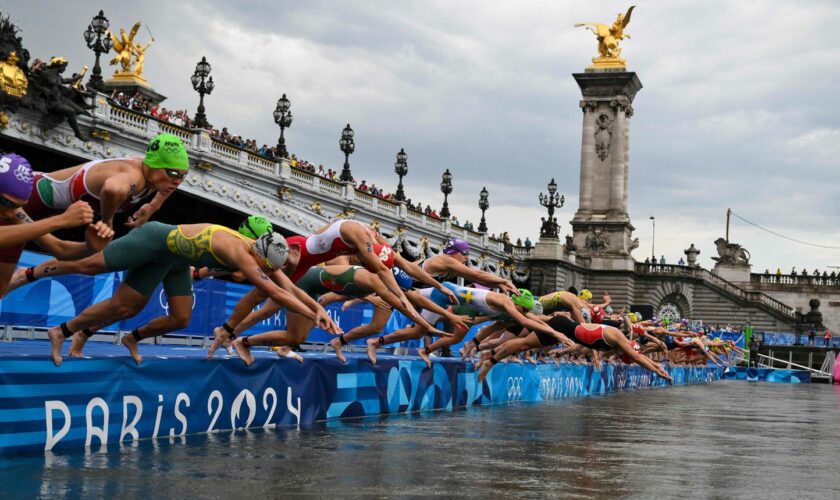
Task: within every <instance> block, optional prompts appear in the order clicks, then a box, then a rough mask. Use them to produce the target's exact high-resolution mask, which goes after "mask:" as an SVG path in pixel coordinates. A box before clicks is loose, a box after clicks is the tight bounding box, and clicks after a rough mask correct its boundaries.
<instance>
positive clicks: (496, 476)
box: [0, 381, 840, 499]
mask: <svg viewBox="0 0 840 500" xmlns="http://www.w3.org/2000/svg"><path fill="white" fill-rule="evenodd" d="M838 437H840V386H828V385H782V384H778V385H776V384H767V383H749V382H740V381H724V382H715V383H711V384H705V385H693V386H679V387H672V388H667V389H662V388H660V389H650V390H642V391H637V392H630V393H619V394H611V395H607V396H603V397H591V398H581V399H574V400H567V401H561V402H554V403H540V404H517V405H507V406H494V407H481V408H471V409H468V410H462V411H456V412H453V413H424V414H415V415H409V416H395V417H387V418H378V419H359V420H352V421H344V422H336V423H329V424H324V425H321V426H319V427H316V428H314V429H305V430H300V431H298V430H279V431H267V432H265V431H255V432H238V433H235V434H231V433H225V434H216V435H212V436H206V435H205V436H190V437H187V438H181V439H176V440H173V441H170V440H160V441H157V442H150V441H146V442H141V443H139V444H135V445H131V446H124V447H122V448H120V447H118V446H117V447H114V446H111V447H109V448H108V449H104V450H97V451H93V452H84V451H76V452H63V453H52V454H47V455H46V456H41V455H39V456H36V457H17V458H5V459H0V497H2V498H17V497H21V498H32V497H37V496H45V497H46V496H48V497H55V496H68V497H96V498H114V497H124V498H125V497H128V498H134V497H141V496H142V497H147V498H163V497H182V498H211V497H212V498H245V497H249V498H253V499H257V498H283V497H288V496H310V495H311V496H340V497H344V496H364V497H385V496H394V495H412V496H447V497H449V496H470V497H472V496H490V495H492V496H496V495H509V496H522V497H545V496H562V497H566V498H576V497H580V498H590V497H601V498H603V497H611V498H612V497H636V498H654V497H656V498H674V497H693V498H713V497H714V498H794V497H796V498H837V497H838V495H840V439H838Z"/></svg>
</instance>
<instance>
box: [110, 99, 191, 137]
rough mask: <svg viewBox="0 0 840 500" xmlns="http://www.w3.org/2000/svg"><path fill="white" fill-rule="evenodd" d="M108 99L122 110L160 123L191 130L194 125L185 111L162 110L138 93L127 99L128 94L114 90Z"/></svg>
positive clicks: (161, 107) (162, 108)
mask: <svg viewBox="0 0 840 500" xmlns="http://www.w3.org/2000/svg"><path fill="white" fill-rule="evenodd" d="M109 99H110V101H111V102H113V103H115V104H117V105H119V106H122V107H123V108H126V109H130V110H132V111H136V112H138V113H143V114H144V115H149V116H151V117H152V118H157V119H158V120H160V121H162V122H166V123H171V124H173V125H177V126H179V127H184V128H193V126H194V125H195V124H194V122H193V120H192V118H190V115H189V112H188V111H187V110H186V109H179V110H172V109H167V108H164V107H163V106H160V105H158V104H153V103H152V102H151V101H150V100H149V99H147V98H146V97H145V96H144V95H143V94H141V93H140V92H136V93H135V94H134V95H133V96H131V97H129V96H128V94H126V93H124V92H119V91H117V90H114V91H113V92H111V96H110V98H109Z"/></svg>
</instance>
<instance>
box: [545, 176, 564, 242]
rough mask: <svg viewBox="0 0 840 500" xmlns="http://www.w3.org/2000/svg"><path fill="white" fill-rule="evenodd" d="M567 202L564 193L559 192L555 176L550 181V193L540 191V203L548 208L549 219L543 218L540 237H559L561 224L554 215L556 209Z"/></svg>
mask: <svg viewBox="0 0 840 500" xmlns="http://www.w3.org/2000/svg"><path fill="white" fill-rule="evenodd" d="M565 203H566V197H565V196H564V195H562V194H561V195H558V194H557V183H556V182H554V178H552V179H551V182H549V183H548V195H544V194H542V193H540V205H542V206H544V207H546V208H547V209H548V219H543V223H542V227H540V237H542V238H555V239H556V238H558V237H559V232H560V225H559V224H557V218H556V217H554V209H555V208H562V207H563V205H564V204H565Z"/></svg>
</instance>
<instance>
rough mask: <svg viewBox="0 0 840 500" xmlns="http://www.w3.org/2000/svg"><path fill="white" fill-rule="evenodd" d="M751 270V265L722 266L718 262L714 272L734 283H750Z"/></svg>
mask: <svg viewBox="0 0 840 500" xmlns="http://www.w3.org/2000/svg"><path fill="white" fill-rule="evenodd" d="M751 268H752V266H751V265H749V264H721V263H720V262H718V263H717V264H715V268H714V269H713V270H712V272H713V273H714V274H716V275H717V276H720V277H721V278H723V279H725V280H726V281H730V282H732V283H749V282H750V269H751Z"/></svg>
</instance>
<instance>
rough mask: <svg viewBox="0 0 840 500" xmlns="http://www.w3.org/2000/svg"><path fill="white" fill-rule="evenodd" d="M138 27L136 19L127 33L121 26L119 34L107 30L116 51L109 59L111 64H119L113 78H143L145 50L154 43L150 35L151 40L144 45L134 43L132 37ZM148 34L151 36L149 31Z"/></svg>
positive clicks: (138, 23) (135, 34) (138, 22)
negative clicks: (114, 55)
mask: <svg viewBox="0 0 840 500" xmlns="http://www.w3.org/2000/svg"><path fill="white" fill-rule="evenodd" d="M139 29H140V21H137V22H136V23H134V26H132V27H131V31H130V32H129V33H128V34H126V32H125V29H123V28H120V36H116V35H114V34H113V33H111V32H110V31H109V32H108V36H110V37H111V41H112V42H114V52H116V53H117V56H116V57H114V58H113V59H111V66H114V65H119V66H120V67H119V68H118V69H117V70H116V71H115V72H114V78H115V79H133V80H145V78H143V63H144V62H145V60H146V50H147V49H148V48H149V47H150V46H151V45H152V43H154V41H155V38H154V37H151V41H150V42H149V43H147V44H146V45H145V46H144V45H141V44H139V43H136V42H135V41H134V37H135V36H137V31H138V30H139ZM147 29H148V28H147ZM149 36H151V32H149Z"/></svg>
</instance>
